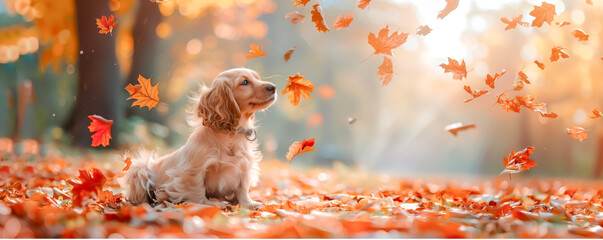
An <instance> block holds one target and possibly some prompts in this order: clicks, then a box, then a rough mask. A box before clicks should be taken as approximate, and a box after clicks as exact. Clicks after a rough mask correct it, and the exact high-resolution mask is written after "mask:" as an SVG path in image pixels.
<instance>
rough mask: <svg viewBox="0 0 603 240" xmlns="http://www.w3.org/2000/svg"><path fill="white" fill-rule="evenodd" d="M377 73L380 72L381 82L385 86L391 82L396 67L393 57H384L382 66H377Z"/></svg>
mask: <svg viewBox="0 0 603 240" xmlns="http://www.w3.org/2000/svg"><path fill="white" fill-rule="evenodd" d="M377 69H378V71H377V74H379V76H381V77H379V81H380V82H381V84H382V85H383V86H387V85H388V84H389V82H391V81H392V77H393V75H394V68H393V65H392V59H391V58H388V57H385V56H384V57H383V63H381V66H379V68H377Z"/></svg>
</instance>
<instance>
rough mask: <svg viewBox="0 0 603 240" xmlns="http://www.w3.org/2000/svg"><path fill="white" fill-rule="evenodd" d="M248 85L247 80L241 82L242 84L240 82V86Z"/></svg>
mask: <svg viewBox="0 0 603 240" xmlns="http://www.w3.org/2000/svg"><path fill="white" fill-rule="evenodd" d="M247 84H249V82H248V81H247V80H243V82H241V85H247Z"/></svg>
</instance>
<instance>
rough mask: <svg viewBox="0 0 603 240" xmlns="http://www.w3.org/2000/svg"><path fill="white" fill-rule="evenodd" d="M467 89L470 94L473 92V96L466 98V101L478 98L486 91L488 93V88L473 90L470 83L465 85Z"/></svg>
mask: <svg viewBox="0 0 603 240" xmlns="http://www.w3.org/2000/svg"><path fill="white" fill-rule="evenodd" d="M463 88H464V89H465V91H466V92H468V93H469V94H471V96H473V97H472V98H470V99H467V100H465V102H471V101H472V100H473V99H476V98H478V97H480V96H482V95H484V94H486V93H488V90H479V91H477V90H472V89H471V87H470V86H469V85H465V86H464V87H463Z"/></svg>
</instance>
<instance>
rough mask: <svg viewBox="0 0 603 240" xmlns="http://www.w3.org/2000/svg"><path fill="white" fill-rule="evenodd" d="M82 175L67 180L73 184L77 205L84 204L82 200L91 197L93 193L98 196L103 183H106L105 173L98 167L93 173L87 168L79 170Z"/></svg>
mask: <svg viewBox="0 0 603 240" xmlns="http://www.w3.org/2000/svg"><path fill="white" fill-rule="evenodd" d="M79 172H80V175H79V176H78V179H76V180H73V179H69V180H68V181H67V182H68V183H69V184H71V185H72V186H73V188H72V189H71V192H72V193H73V204H74V205H76V206H82V200H83V199H84V198H85V197H91V196H92V195H91V194H92V193H95V194H96V195H97V196H98V195H99V192H100V191H102V189H103V185H105V181H106V180H107V178H105V175H103V173H102V172H101V171H100V170H99V169H98V168H94V169H92V173H90V172H89V171H87V170H81V169H80V170H79Z"/></svg>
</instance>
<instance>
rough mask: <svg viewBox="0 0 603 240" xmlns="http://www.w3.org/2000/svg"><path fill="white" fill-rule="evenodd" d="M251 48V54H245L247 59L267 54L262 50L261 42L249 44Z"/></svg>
mask: <svg viewBox="0 0 603 240" xmlns="http://www.w3.org/2000/svg"><path fill="white" fill-rule="evenodd" d="M249 48H251V49H250V50H249V54H247V56H245V58H247V59H250V58H256V57H263V56H266V53H265V52H264V51H262V45H260V44H257V45H256V44H253V43H252V44H250V45H249Z"/></svg>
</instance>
